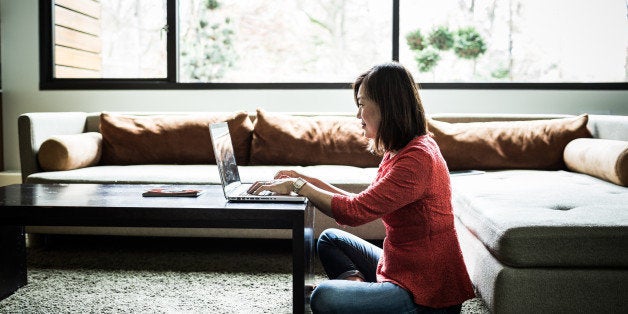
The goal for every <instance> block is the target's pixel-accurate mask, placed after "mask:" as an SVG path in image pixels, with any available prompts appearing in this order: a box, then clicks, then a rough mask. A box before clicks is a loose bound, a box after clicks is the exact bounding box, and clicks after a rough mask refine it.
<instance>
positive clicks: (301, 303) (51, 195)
mask: <svg viewBox="0 0 628 314" xmlns="http://www.w3.org/2000/svg"><path fill="white" fill-rule="evenodd" d="M160 186H161V185H134V184H133V185H128V184H15V185H9V186H5V187H0V256H2V258H1V259H0V300H1V299H3V298H6V297H7V296H9V295H11V294H12V293H14V292H15V291H16V290H17V289H19V288H20V287H22V286H24V285H26V283H27V282H26V278H27V277H26V274H27V273H26V249H25V238H24V226H106V227H109V226H111V227H171V228H250V229H290V230H292V291H293V292H292V301H293V302H292V304H293V308H292V311H293V312H294V313H303V312H304V311H305V309H306V306H307V302H306V299H307V297H308V296H307V295H306V289H305V286H306V284H308V285H310V284H311V283H312V282H311V281H312V278H313V264H312V262H311V260H312V257H313V245H314V238H313V236H314V234H313V229H312V225H313V222H314V211H315V209H314V207H313V205H312V204H311V203H309V202H307V203H305V202H304V203H261V202H260V203H232V202H227V200H225V198H224V196H223V193H222V189H221V187H220V186H219V185H178V186H177V187H178V188H185V189H188V188H189V189H200V190H203V191H204V192H203V194H201V195H200V196H199V197H142V192H143V191H145V190H148V189H150V188H155V187H160Z"/></svg>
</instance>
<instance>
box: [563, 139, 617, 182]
mask: <svg viewBox="0 0 628 314" xmlns="http://www.w3.org/2000/svg"><path fill="white" fill-rule="evenodd" d="M563 157H564V159H565V164H566V165H567V168H568V169H569V170H571V171H576V172H580V173H585V174H588V175H592V176H594V177H597V178H600V179H603V180H606V181H609V182H613V183H615V184H619V185H623V186H628V141H616V140H607V139H599V138H580V139H575V140H573V141H571V142H569V144H567V147H565V152H564V154H563Z"/></svg>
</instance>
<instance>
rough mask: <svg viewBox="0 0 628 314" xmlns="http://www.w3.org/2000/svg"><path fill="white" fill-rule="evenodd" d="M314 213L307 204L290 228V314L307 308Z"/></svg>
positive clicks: (310, 283) (309, 204)
mask: <svg viewBox="0 0 628 314" xmlns="http://www.w3.org/2000/svg"><path fill="white" fill-rule="evenodd" d="M314 211H315V208H314V206H313V205H312V204H311V203H308V205H307V207H306V209H305V211H304V212H303V217H299V218H296V219H295V221H294V223H293V227H292V312H293V313H304V312H305V309H306V306H308V300H309V297H310V296H309V294H310V293H311V290H310V289H307V290H306V289H305V285H306V284H307V285H310V286H311V285H312V284H313V277H314V267H313V266H314V264H313V263H312V258H313V256H314V228H313V224H314Z"/></svg>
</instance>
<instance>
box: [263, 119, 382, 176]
mask: <svg viewBox="0 0 628 314" xmlns="http://www.w3.org/2000/svg"><path fill="white" fill-rule="evenodd" d="M367 145H368V140H367V139H366V138H365V137H364V135H363V131H362V128H361V125H360V122H359V120H358V119H355V118H349V117H338V116H336V117H325V116H313V117H300V116H289V115H282V114H271V113H267V112H265V111H263V110H258V111H257V119H256V120H255V127H254V130H253V142H252V144H251V164H254V165H301V166H307V165H348V166H356V167H377V166H378V165H379V162H380V161H381V157H377V156H375V155H373V154H371V153H370V152H368V151H367V149H366V147H367Z"/></svg>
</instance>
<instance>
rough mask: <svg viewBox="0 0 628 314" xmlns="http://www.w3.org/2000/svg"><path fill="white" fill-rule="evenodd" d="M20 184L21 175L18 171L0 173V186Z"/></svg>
mask: <svg viewBox="0 0 628 314" xmlns="http://www.w3.org/2000/svg"><path fill="white" fill-rule="evenodd" d="M17 183H22V174H21V173H20V172H19V171H2V172H0V186H5V185H10V184H17Z"/></svg>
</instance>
